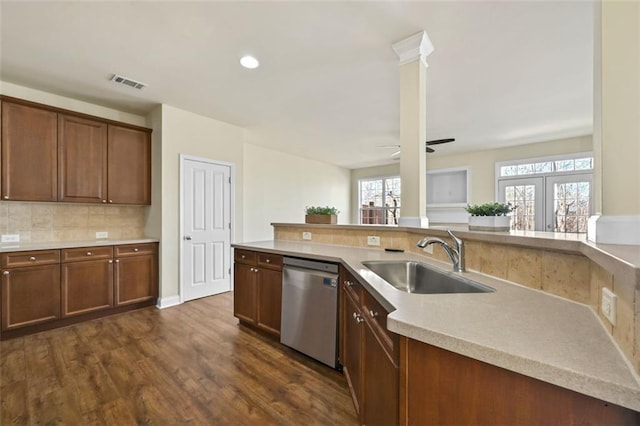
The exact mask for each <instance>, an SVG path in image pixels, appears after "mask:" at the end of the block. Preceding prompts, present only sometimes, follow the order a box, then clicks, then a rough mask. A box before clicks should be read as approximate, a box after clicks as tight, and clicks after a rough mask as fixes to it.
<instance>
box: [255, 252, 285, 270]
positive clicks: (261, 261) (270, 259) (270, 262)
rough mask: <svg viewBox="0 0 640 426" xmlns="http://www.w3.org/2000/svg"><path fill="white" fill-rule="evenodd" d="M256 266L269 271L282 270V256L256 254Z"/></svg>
mask: <svg viewBox="0 0 640 426" xmlns="http://www.w3.org/2000/svg"><path fill="white" fill-rule="evenodd" d="M258 266H264V267H265V268H271V269H282V256H280V255H278V254H271V253H258Z"/></svg>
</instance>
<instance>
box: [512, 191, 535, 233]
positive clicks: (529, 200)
mask: <svg viewBox="0 0 640 426" xmlns="http://www.w3.org/2000/svg"><path fill="white" fill-rule="evenodd" d="M505 201H506V202H507V203H511V205H514V206H516V209H515V211H514V212H512V213H511V229H515V230H519V231H533V230H535V186H534V185H513V186H507V187H505Z"/></svg>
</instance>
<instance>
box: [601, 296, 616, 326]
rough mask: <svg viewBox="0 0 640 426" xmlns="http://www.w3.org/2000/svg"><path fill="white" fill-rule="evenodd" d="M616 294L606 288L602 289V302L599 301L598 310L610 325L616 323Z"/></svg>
mask: <svg viewBox="0 0 640 426" xmlns="http://www.w3.org/2000/svg"><path fill="white" fill-rule="evenodd" d="M617 299H618V296H616V294H615V293H614V292H612V291H611V290H609V289H608V288H606V287H604V288H603V289H602V302H601V303H600V310H601V311H602V315H604V316H605V317H606V318H607V319H608V320H609V322H610V323H611V324H612V325H616V314H617V309H616V301H617Z"/></svg>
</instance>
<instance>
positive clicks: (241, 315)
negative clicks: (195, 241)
mask: <svg viewBox="0 0 640 426" xmlns="http://www.w3.org/2000/svg"><path fill="white" fill-rule="evenodd" d="M236 253H237V252H236ZM255 269H256V268H255V267H253V266H251V265H246V264H244V263H238V262H236V263H235V265H234V286H233V314H234V315H235V316H236V317H237V318H238V319H240V320H242V321H245V322H249V323H253V322H255V320H256V276H255Z"/></svg>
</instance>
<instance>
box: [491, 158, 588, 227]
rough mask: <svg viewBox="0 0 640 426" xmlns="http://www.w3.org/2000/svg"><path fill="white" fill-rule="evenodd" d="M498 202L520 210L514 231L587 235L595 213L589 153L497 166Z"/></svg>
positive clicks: (514, 222)
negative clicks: (591, 218)
mask: <svg viewBox="0 0 640 426" xmlns="http://www.w3.org/2000/svg"><path fill="white" fill-rule="evenodd" d="M496 172H497V175H498V178H497V183H496V186H497V191H498V201H501V202H503V203H507V202H508V203H511V204H512V205H514V206H516V207H517V208H516V210H515V212H513V213H511V217H512V219H511V229H514V230H521V231H543V230H544V231H549V232H564V233H584V232H587V222H588V220H589V216H590V215H591V210H592V205H593V201H592V195H591V194H592V192H593V157H592V156H591V154H589V153H583V154H574V155H572V156H562V157H554V158H547V159H536V160H521V161H517V162H512V163H509V164H505V163H500V164H496Z"/></svg>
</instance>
